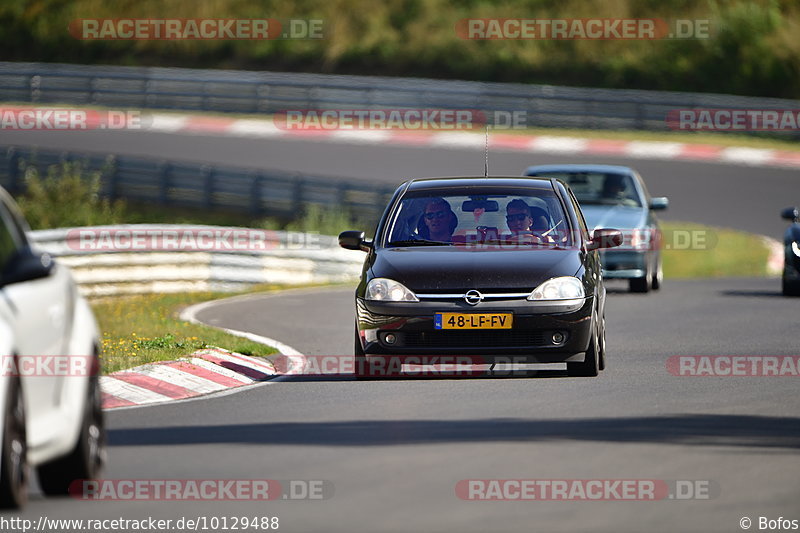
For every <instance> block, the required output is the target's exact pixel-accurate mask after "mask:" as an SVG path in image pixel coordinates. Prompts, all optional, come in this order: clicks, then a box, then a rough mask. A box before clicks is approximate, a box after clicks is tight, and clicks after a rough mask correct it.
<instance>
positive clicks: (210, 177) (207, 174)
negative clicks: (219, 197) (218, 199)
mask: <svg viewBox="0 0 800 533" xmlns="http://www.w3.org/2000/svg"><path fill="white" fill-rule="evenodd" d="M200 174H201V175H202V176H203V203H204V204H205V206H206V207H207V208H208V209H211V208H213V207H214V167H211V166H209V165H203V168H202V169H201V170H200Z"/></svg>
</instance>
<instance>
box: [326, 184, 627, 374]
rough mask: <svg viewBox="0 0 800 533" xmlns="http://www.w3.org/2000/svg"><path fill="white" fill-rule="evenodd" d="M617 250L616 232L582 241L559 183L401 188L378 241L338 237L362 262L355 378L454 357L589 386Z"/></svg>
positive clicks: (599, 355) (601, 345) (581, 226)
mask: <svg viewBox="0 0 800 533" xmlns="http://www.w3.org/2000/svg"><path fill="white" fill-rule="evenodd" d="M621 242H622V235H621V233H620V232H619V231H617V230H612V229H597V230H595V231H594V233H593V234H592V235H589V233H588V231H587V229H586V223H585V221H584V219H583V215H582V214H581V211H580V207H579V206H578V202H577V201H576V199H575V196H574V195H573V194H572V192H571V191H570V189H569V187H568V186H567V185H566V184H565V183H564V182H562V181H560V180H557V179H544V178H520V177H489V178H484V177H462V178H426V179H415V180H410V181H407V182H405V183H404V184H402V185H401V186H400V187H399V188H398V189H397V191H396V192H395V193H394V195H393V197H392V199H391V201H390V202H389V205H388V207H387V208H386V211H385V212H384V214H383V216H382V218H381V220H380V222H379V223H378V226H377V229H376V232H375V238H374V239H373V240H366V239H364V233H363V232H359V231H345V232H343V233H342V234H341V235H339V244H340V245H341V246H342V247H343V248H347V249H350V250H363V251H365V252H367V258H366V260H365V261H364V268H363V272H362V276H361V282H360V283H359V285H358V288H357V289H356V295H355V296H356V298H355V300H356V325H355V330H356V331H355V356H356V362H357V364H358V365H357V368H360V369H363V368H365V367H368V366H369V365H364V363H366V362H367V361H368V360H369V361H374V360H375V359H377V358H382V359H384V360H386V359H392V360H400V361H404V362H409V361H411V362H414V363H418V364H419V363H422V364H424V362H425V361H435V359H424V358H423V357H421V356H447V355H458V356H469V357H471V358H472V360H473V361H475V360H478V361H481V362H484V363H487V364H491V363H493V362H509V361H513V362H526V363H563V362H566V363H567V371H568V373H569V374H570V375H574V376H596V375H597V373H598V371H599V370H602V369H603V367H604V364H605V294H606V291H605V287H604V285H603V278H602V271H601V267H600V261H599V258H598V252H597V250H598V249H599V248H610V247H613V246H618V245H619V244H620V243H621ZM358 373H359V371H357V374H358ZM362 377H363V374H362Z"/></svg>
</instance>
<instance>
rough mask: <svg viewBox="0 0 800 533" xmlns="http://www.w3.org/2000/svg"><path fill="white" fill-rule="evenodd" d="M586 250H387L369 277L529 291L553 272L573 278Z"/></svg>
mask: <svg viewBox="0 0 800 533" xmlns="http://www.w3.org/2000/svg"><path fill="white" fill-rule="evenodd" d="M583 253H584V252H581V251H580V250H576V249H569V250H551V249H547V248H536V249H531V250H475V249H469V248H465V247H463V246H443V247H413V248H385V249H383V250H381V251H380V252H379V253H378V254H377V257H376V259H375V262H374V263H373V265H372V268H371V273H372V275H373V277H381V278H390V279H393V280H395V281H399V282H400V283H402V284H403V285H405V286H406V287H408V288H409V289H411V290H412V291H415V292H424V291H443V292H444V291H458V292H463V291H466V290H469V289H477V290H482V291H483V290H487V289H499V290H521V291H530V290H533V289H535V288H536V287H537V286H538V285H540V284H541V283H542V282H544V281H546V280H548V279H550V278H553V277H557V276H573V275H575V274H576V273H577V272H578V270H579V269H580V267H581V259H582V255H583Z"/></svg>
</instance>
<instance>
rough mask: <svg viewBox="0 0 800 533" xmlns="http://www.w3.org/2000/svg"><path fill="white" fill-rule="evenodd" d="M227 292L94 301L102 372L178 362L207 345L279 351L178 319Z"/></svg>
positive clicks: (242, 350)
mask: <svg viewBox="0 0 800 533" xmlns="http://www.w3.org/2000/svg"><path fill="white" fill-rule="evenodd" d="M265 288H268V289H272V290H276V289H280V288H283V287H281V286H272V287H265ZM228 296H231V294H230V293H215V292H198V293H187V294H148V295H136V296H124V297H114V298H103V299H100V300H96V301H93V302H91V305H92V308H93V310H94V314H95V316H96V317H97V321H98V323H99V326H100V331H101V332H102V336H103V337H102V338H103V354H102V362H103V372H105V373H110V372H115V371H117V370H122V369H126V368H132V367H134V366H138V365H142V364H145V363H153V362H156V361H170V360H174V359H177V358H179V357H183V356H186V355H188V354H190V353H192V352H194V351H196V350H200V349H202V348H205V347H206V346H219V347H222V348H225V349H227V350H231V351H233V352H238V353H241V354H245V355H253V356H266V355H270V354H273V353H276V351H275V350H274V349H272V348H270V347H269V346H265V345H263V344H259V343H257V342H253V341H250V340H247V339H243V338H241V337H236V336H234V335H230V334H228V333H225V332H223V331H220V330H218V329H215V328H212V327H209V326H203V325H198V324H191V323H189V322H185V321H183V320H181V319H180V318H178V313H179V312H180V310H181V309H183V308H184V307H187V306H189V305H192V304H195V303H199V302H205V301H208V300H213V299H215V298H223V297H228Z"/></svg>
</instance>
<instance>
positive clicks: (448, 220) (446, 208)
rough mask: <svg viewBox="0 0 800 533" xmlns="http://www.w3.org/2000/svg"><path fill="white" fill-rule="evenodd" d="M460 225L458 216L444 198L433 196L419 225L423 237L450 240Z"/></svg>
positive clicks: (433, 239) (443, 240)
mask: <svg viewBox="0 0 800 533" xmlns="http://www.w3.org/2000/svg"><path fill="white" fill-rule="evenodd" d="M456 226H458V217H456V214H455V213H454V212H453V209H452V208H451V207H450V204H449V203H447V200H445V199H444V198H432V199H431V200H430V201H429V202H428V203H427V204H426V205H425V212H424V213H422V220H421V224H420V226H419V235H420V237H422V238H423V239H429V240H432V241H441V242H450V241H452V239H453V232H454V231H455V230H456Z"/></svg>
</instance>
